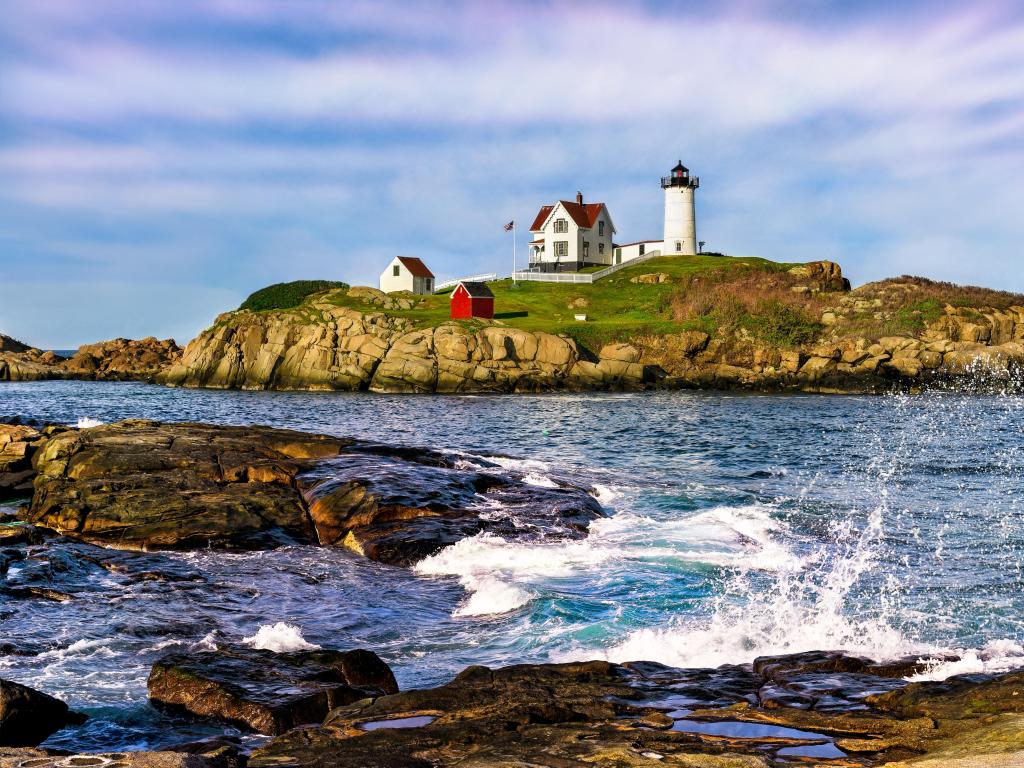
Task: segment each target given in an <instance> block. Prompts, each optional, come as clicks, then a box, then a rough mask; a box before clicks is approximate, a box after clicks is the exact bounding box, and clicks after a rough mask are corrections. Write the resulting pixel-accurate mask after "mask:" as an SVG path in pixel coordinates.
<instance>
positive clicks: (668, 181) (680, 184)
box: [661, 160, 700, 256]
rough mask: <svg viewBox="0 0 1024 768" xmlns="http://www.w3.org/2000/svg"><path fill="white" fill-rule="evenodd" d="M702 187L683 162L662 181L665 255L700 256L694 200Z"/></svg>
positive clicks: (663, 177)
mask: <svg viewBox="0 0 1024 768" xmlns="http://www.w3.org/2000/svg"><path fill="white" fill-rule="evenodd" d="M699 186H700V179H698V178H697V177H696V176H691V175H690V169H689V168H687V167H686V166H685V165H683V162H682V160H680V161H679V163H678V164H677V165H676V167H675V168H673V169H672V170H671V172H670V174H669V175H668V176H662V177H661V188H662V189H664V190H665V242H664V244H663V245H662V251H661V252H662V254H663V255H665V256H669V255H671V254H684V255H693V254H695V253H697V212H696V208H695V206H694V202H693V196H694V191H695V190H696V189H697V187H699Z"/></svg>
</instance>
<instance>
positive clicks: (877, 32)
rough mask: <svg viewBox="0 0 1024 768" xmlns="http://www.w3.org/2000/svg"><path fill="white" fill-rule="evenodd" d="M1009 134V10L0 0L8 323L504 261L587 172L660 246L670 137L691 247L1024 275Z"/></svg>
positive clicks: (601, 196) (200, 308)
mask: <svg viewBox="0 0 1024 768" xmlns="http://www.w3.org/2000/svg"><path fill="white" fill-rule="evenodd" d="M893 5H898V8H897V9H895V10H894V9H893ZM1022 136H1024V14H1021V13H1020V11H1019V10H1017V9H1015V7H1014V4H1012V3H1005V4H1000V3H989V4H986V3H973V4H970V5H968V4H954V3H904V4H890V3H882V2H869V3H836V4H830V3H825V2H811V1H808V2H784V3H754V2H735V3H723V4H704V3H701V4H698V3H692V4H691V3H678V2H665V3H656V2H648V3H633V4H629V3H601V2H598V1H597V0H590V1H589V2H583V3H574V2H555V3H528V2H517V3H498V2H476V3H460V2H417V1H416V0H407V1H404V2H387V0H384V1H383V2H314V1H313V0H289V1H287V2H286V1H284V0H280V1H278V2H262V1H260V0H207V1H206V2H189V1H188V0H175V2H165V0H159V2H146V1H145V0H133V2H130V3H127V2H122V0H88V2H84V1H82V0H66V2H53V1H52V0H32V2H14V1H13V0H0V331H2V332H4V333H8V334H10V335H13V336H16V337H19V338H22V339H23V340H25V341H27V342H30V343H33V344H36V345H38V346H46V347H55V348H63V347H71V346H76V345H78V344H80V343H85V342H90V341H95V340H98V339H104V338H111V337H114V336H128V337H140V336H145V335H150V334H152V335H157V336H160V337H166V336H174V337H175V338H177V339H178V340H179V342H182V343H183V342H185V341H187V340H188V339H189V338H191V337H192V336H193V335H194V334H195V333H196V332H197V331H199V330H200V329H201V328H203V327H205V326H206V325H208V324H209V323H210V321H211V320H212V319H213V317H214V316H215V315H216V314H217V313H219V312H220V311H223V310H225V309H229V308H231V307H234V306H236V305H237V304H238V303H239V302H240V301H241V299H242V298H244V297H245V296H246V295H247V294H248V293H249V292H251V291H252V290H254V289H256V288H259V287H261V286H263V285H266V284H268V283H272V282H277V281H283V280H293V279H304V278H332V279H341V280H347V281H349V282H352V283H368V284H375V283H376V278H377V275H378V274H379V272H380V270H381V269H382V268H383V266H384V265H385V264H386V262H387V261H388V260H389V259H390V258H391V257H392V256H393V255H395V254H405V255H415V256H420V257H422V258H424V259H425V260H426V261H427V263H428V264H429V265H430V266H431V268H432V269H433V271H434V272H435V274H437V275H438V277H439V278H444V277H449V276H452V277H453V276H458V275H460V274H467V273H473V272H480V271H491V270H496V271H500V270H503V269H504V270H507V269H508V268H509V266H510V261H511V243H510V241H509V236H508V235H507V234H505V233H504V232H503V231H502V224H504V223H505V222H506V221H508V220H509V219H512V218H514V219H516V221H518V222H519V223H520V224H521V225H522V227H525V226H527V225H528V224H529V222H530V220H531V219H532V217H533V215H534V214H535V212H536V210H537V208H538V207H539V205H540V204H542V203H544V202H547V201H550V200H554V199H557V198H569V197H571V196H572V195H574V194H575V192H576V190H577V189H579V190H582V191H583V193H584V195H585V197H586V198H587V199H588V200H600V201H603V202H605V203H607V204H608V206H609V208H610V210H611V213H612V217H613V219H614V221H615V224H616V227H617V229H618V235H617V238H618V239H619V241H620V242H627V241H631V240H637V239H643V238H648V237H658V236H659V234H660V229H661V216H662V210H661V204H662V202H661V190H660V188H659V186H658V179H659V177H660V176H661V175H662V174H663V173H665V172H666V171H667V170H668V169H669V168H670V167H671V166H672V165H673V164H674V163H675V161H676V160H677V159H678V158H680V157H681V158H682V159H683V161H684V162H685V163H686V164H687V165H688V166H689V167H690V168H691V169H692V171H693V172H694V173H696V174H698V175H699V176H700V177H701V189H700V190H699V192H698V234H699V237H700V238H701V239H703V240H706V241H707V243H708V245H707V247H708V248H710V249H714V250H720V251H724V252H727V253H733V254H744V255H745V254H752V255H760V256H765V257H768V258H773V259H787V260H808V259H817V258H827V259H834V260H836V261H839V262H840V263H841V264H842V266H843V268H844V270H845V272H846V273H847V274H848V275H849V276H850V278H851V279H852V280H853V282H854V283H855V284H859V283H863V282H866V281H869V280H872V279H877V278H881V277H886V276H891V275H898V274H903V273H912V274H924V275H927V276H930V277H935V278H940V279H947V280H954V281H958V282H970V283H975V284H983V285H989V286H994V287H1000V288H1006V289H1013V290H1019V291H1024V255H1022V247H1021V243H1022V241H1024V215H1022V212H1021V209H1022V207H1024V139H1022ZM525 239H526V233H525V232H523V231H522V230H521V231H520V245H522V242H523V241H524V240H525ZM521 254H525V251H521Z"/></svg>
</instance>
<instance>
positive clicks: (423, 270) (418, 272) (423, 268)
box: [398, 256, 434, 277]
mask: <svg viewBox="0 0 1024 768" xmlns="http://www.w3.org/2000/svg"><path fill="white" fill-rule="evenodd" d="M398 260H399V261H400V262H402V263H403V264H404V265H405V268H406V269H408V270H409V271H410V272H411V273H412V276H413V277H433V276H434V273H433V272H431V271H430V270H429V269H427V265H426V264H424V263H423V262H422V261H421V260H420V259H417V258H416V257H414V256H399V257H398Z"/></svg>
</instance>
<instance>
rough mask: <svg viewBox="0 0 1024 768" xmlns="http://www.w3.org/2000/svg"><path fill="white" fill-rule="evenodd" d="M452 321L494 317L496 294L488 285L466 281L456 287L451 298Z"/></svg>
mask: <svg viewBox="0 0 1024 768" xmlns="http://www.w3.org/2000/svg"><path fill="white" fill-rule="evenodd" d="M450 314H451V318H452V320H468V319H469V318H471V317H482V318H485V319H487V320H491V319H493V317H494V294H493V293H491V289H490V288H488V287H487V284H486V283H474V282H469V281H464V282H461V283H459V284H458V285H456V286H455V290H454V291H452V298H451V313H450Z"/></svg>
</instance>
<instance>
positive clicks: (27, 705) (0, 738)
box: [0, 680, 83, 747]
mask: <svg viewBox="0 0 1024 768" xmlns="http://www.w3.org/2000/svg"><path fill="white" fill-rule="evenodd" d="M82 720H83V718H82V717H81V716H80V715H76V714H74V713H72V712H70V711H69V710H68V705H67V704H65V703H64V702H63V701H61V700H60V699H55V698H54V697H53V696H48V695H47V694H45V693H41V692H39V691H36V690H34V689H32V688H29V687H28V686H27V685H21V684H20V683H13V682H11V681H9V680H0V746H4V747H34V746H36V745H37V744H39V743H40V742H42V741H44V740H45V739H46V738H47V737H48V736H50V734H52V733H56V732H57V731H59V730H60V729H61V728H63V727H64V726H65V725H68V724H69V723H75V722H81V721H82Z"/></svg>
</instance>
